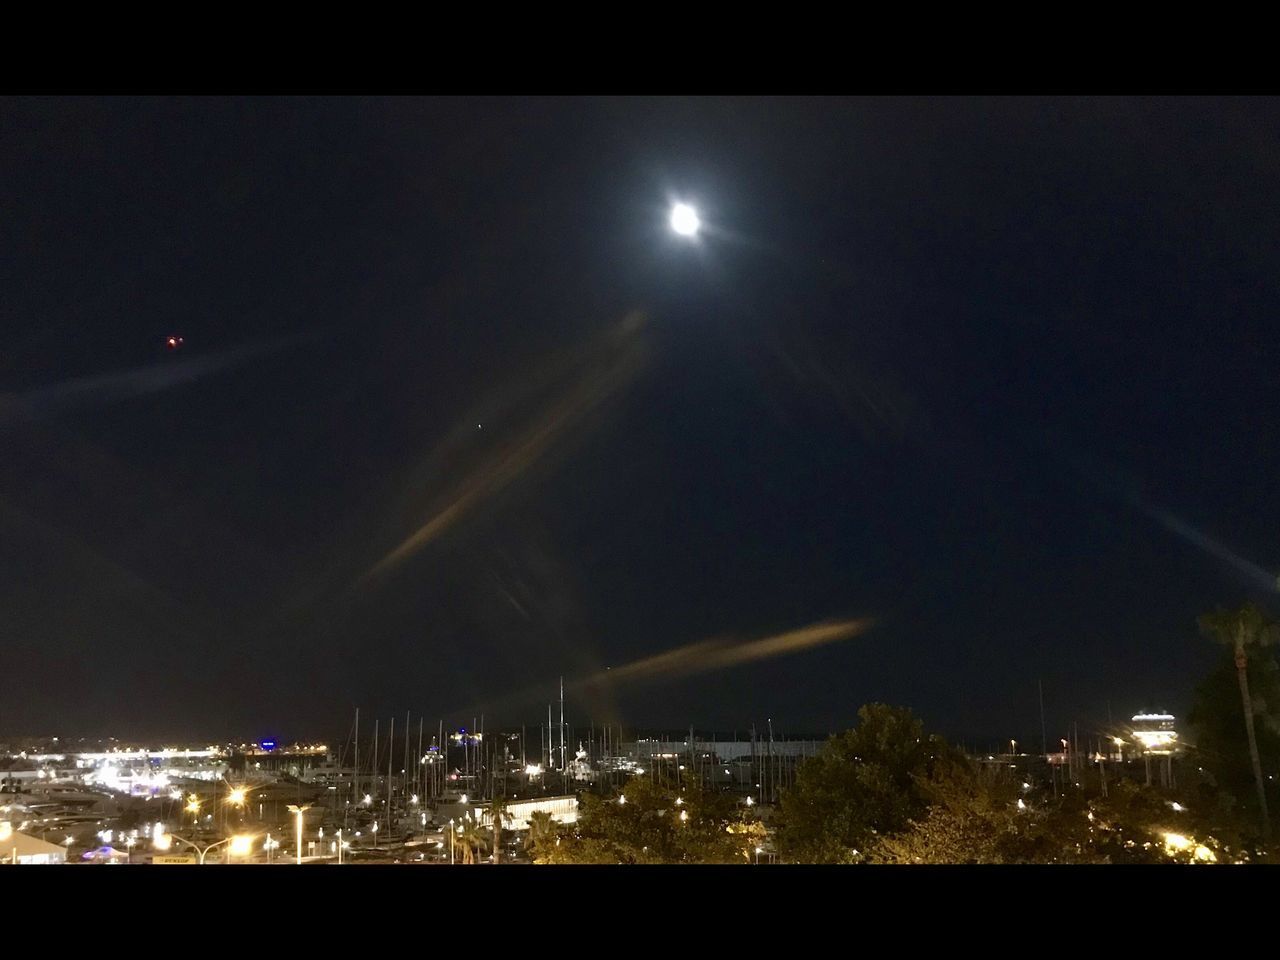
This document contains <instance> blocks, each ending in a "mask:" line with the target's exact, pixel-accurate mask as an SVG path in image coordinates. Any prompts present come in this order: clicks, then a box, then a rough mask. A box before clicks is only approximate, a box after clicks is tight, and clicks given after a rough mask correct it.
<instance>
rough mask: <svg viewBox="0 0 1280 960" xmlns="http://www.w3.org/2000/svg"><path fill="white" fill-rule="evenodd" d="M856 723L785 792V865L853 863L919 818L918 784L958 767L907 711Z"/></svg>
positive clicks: (870, 712)
mask: <svg viewBox="0 0 1280 960" xmlns="http://www.w3.org/2000/svg"><path fill="white" fill-rule="evenodd" d="M858 719H859V723H858V726H857V727H855V728H854V729H852V730H847V731H845V732H844V733H841V734H837V735H835V736H833V737H832V738H831V739H830V740H828V741H827V743H826V744H825V745H824V746H823V748H822V749H821V750H820V751H819V752H818V753H817V755H816V756H814V757H811V758H809V759H808V760H806V761H804V762H803V763H802V764H801V765H800V768H799V770H798V772H797V775H796V782H795V785H794V786H793V787H792V788H791V789H789V790H786V791H784V792H783V795H782V800H781V805H780V810H779V817H778V820H779V822H778V837H777V839H778V849H779V852H780V853H781V854H782V856H783V857H784V859H788V860H793V861H799V862H802V863H856V862H858V861H859V860H861V859H862V858H863V857H864V851H866V850H867V848H868V847H869V846H870V845H871V844H872V843H874V842H875V841H876V839H877V838H879V837H882V836H886V835H890V834H893V833H896V832H898V831H900V830H903V829H904V828H906V826H907V825H908V823H909V822H910V821H911V820H912V819H913V818H918V817H920V816H922V815H923V814H924V812H925V810H926V808H927V807H928V795H927V790H926V787H925V786H924V784H925V783H927V782H928V781H929V780H931V779H932V778H933V777H934V776H935V775H937V774H939V773H940V772H942V771H943V770H944V769H946V768H949V767H952V766H954V765H955V764H957V763H959V762H961V760H962V758H961V757H960V755H959V754H958V752H956V751H955V750H953V749H952V748H951V747H949V746H948V745H947V743H946V741H944V740H943V739H942V738H941V737H938V736H929V735H926V734H925V732H924V725H923V724H922V723H921V722H920V720H918V719H917V718H916V717H915V716H914V715H913V714H912V712H911V711H910V710H908V709H906V708H905V707H890V706H886V705H884V704H882V703H873V704H868V705H867V706H864V707H863V708H862V709H860V710H859V711H858Z"/></svg>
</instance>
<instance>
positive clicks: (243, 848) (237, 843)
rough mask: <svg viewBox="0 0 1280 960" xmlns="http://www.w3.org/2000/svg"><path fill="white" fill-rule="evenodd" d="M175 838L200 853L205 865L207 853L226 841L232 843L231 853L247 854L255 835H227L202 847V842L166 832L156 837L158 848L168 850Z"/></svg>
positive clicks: (201, 860) (201, 861) (201, 863)
mask: <svg viewBox="0 0 1280 960" xmlns="http://www.w3.org/2000/svg"><path fill="white" fill-rule="evenodd" d="M174 840H177V841H178V842H179V843H184V844H186V845H187V846H188V847H190V848H191V849H192V850H194V851H195V852H196V853H197V854H199V856H200V865H201V866H203V865H204V858H205V855H206V854H208V852H209V851H210V850H213V849H214V848H216V847H220V846H222V845H223V844H224V843H229V844H231V853H232V854H234V855H236V856H245V855H246V854H248V853H249V851H250V849H252V847H253V837H249V836H243V835H236V836H234V837H225V838H223V839H222V840H217V841H215V842H213V843H211V844H209V845H208V846H206V847H201V846H200V844H198V843H193V842H192V841H190V840H188V839H187V838H186V837H180V836H178V835H177V834H176V833H165V834H161V835H160V836H158V837H156V839H155V846H156V849H157V850H168V849H169V847H170V846H172V845H173V841H174Z"/></svg>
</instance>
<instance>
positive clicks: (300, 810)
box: [289, 803, 376, 866]
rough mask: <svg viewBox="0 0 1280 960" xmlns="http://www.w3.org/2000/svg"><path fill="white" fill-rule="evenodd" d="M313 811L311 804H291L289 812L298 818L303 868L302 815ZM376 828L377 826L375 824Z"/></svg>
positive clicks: (300, 854) (299, 862) (299, 846)
mask: <svg viewBox="0 0 1280 960" xmlns="http://www.w3.org/2000/svg"><path fill="white" fill-rule="evenodd" d="M310 809H311V804H309V803H306V804H303V805H302V806H297V805H296V804H292V803H291V804H289V812H290V813H292V814H295V815H296V816H297V818H298V866H302V815H303V814H304V813H306V812H307V811H308V810H310ZM375 827H376V824H375Z"/></svg>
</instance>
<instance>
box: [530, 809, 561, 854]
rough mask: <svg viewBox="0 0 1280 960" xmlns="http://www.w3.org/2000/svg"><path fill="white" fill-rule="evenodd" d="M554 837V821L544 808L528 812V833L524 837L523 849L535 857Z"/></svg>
mask: <svg viewBox="0 0 1280 960" xmlns="http://www.w3.org/2000/svg"><path fill="white" fill-rule="evenodd" d="M555 837H556V822H555V821H554V820H552V819H551V814H549V813H547V811H545V810H535V811H534V812H533V813H531V814H529V834H528V836H526V837H525V838H524V848H525V850H526V851H527V852H528V853H529V854H530V855H531V856H533V857H534V858H535V859H536V858H537V855H538V851H539V850H544V849H545V848H546V847H547V846H548V845H549V844H551V843H552V842H553V841H554V840H555Z"/></svg>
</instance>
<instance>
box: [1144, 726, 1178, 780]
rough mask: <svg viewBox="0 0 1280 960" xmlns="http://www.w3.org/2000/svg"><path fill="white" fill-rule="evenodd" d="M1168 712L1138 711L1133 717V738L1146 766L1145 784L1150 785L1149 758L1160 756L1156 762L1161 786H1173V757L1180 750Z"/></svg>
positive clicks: (1176, 732)
mask: <svg viewBox="0 0 1280 960" xmlns="http://www.w3.org/2000/svg"><path fill="white" fill-rule="evenodd" d="M1173 720H1174V718H1173V715H1172V714H1169V713H1139V714H1137V715H1136V716H1135V717H1134V718H1133V740H1134V742H1135V743H1136V744H1138V746H1139V747H1140V748H1141V750H1142V758H1143V760H1144V761H1145V763H1146V768H1147V785H1148V786H1150V785H1151V758H1152V757H1162V758H1164V763H1161V764H1158V766H1159V769H1160V783H1161V785H1162V786H1165V787H1171V786H1173V785H1174V784H1173V758H1174V755H1175V754H1177V753H1179V752H1180V746H1181V745H1180V744H1179V743H1178V731H1177V730H1175V729H1174V727H1173Z"/></svg>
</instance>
